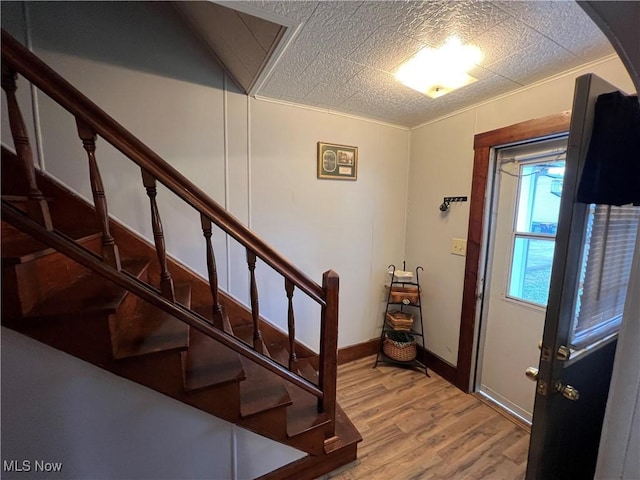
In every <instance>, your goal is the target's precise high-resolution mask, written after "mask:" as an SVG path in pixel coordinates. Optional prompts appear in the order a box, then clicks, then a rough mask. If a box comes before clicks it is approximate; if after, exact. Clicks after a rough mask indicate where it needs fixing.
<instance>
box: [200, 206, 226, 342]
mask: <svg viewBox="0 0 640 480" xmlns="http://www.w3.org/2000/svg"><path fill="white" fill-rule="evenodd" d="M200 222H201V224H202V233H203V235H204V238H205V242H206V249H207V272H208V274H209V288H210V289H211V297H212V299H213V326H214V327H216V328H217V329H219V330H224V322H223V316H222V306H221V305H220V300H219V298H218V269H217V267H216V257H215V254H214V252H213V244H212V243H211V236H212V222H211V219H210V218H209V217H207V216H206V215H205V214H200Z"/></svg>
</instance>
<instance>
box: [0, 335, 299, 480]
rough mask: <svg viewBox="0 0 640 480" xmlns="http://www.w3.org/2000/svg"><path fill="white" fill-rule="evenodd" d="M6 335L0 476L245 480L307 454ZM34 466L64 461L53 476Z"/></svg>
mask: <svg viewBox="0 0 640 480" xmlns="http://www.w3.org/2000/svg"><path fill="white" fill-rule="evenodd" d="M1 332H2V461H3V462H11V461H13V460H16V461H18V465H20V466H21V467H22V466H23V462H24V461H28V462H29V465H30V467H31V470H30V471H29V472H28V473H25V472H16V471H13V472H11V471H7V469H4V470H3V471H2V478H5V479H10V478H16V479H18V478H34V479H37V478H50V479H55V478H60V479H62V478H64V479H72V478H78V479H85V478H92V479H96V480H97V479H102V478H104V479H107V478H127V479H150V480H151V479H154V480H155V479H173V478H181V479H196V478H209V479H211V478H213V479H219V480H222V479H248V478H255V477H256V476H260V475H262V474H265V473H267V472H270V471H271V470H274V469H275V468H278V467H280V466H281V465H284V464H287V463H289V462H292V461H294V460H297V459H298V458H301V457H302V456H304V453H302V452H299V451H297V450H295V449H293V448H289V447H286V446H283V445H280V444H278V443H275V442H271V441H268V440H265V439H264V438H262V437H260V436H258V435H256V434H254V433H251V432H248V431H246V430H241V429H238V427H236V426H235V425H233V424H230V423H228V422H225V421H222V420H219V419H218V418H216V417H213V416H211V415H209V414H207V413H204V412H202V411H200V410H197V409H195V408H192V407H189V406H187V405H185V404H183V403H181V402H178V401H176V400H174V399H172V398H169V397H165V396H164V395H160V394H158V393H156V392H154V391H152V390H150V389H148V388H146V387H143V386H141V385H138V384H136V383H133V382H130V381H128V380H125V379H123V378H120V377H118V376H116V375H113V374H111V373H108V372H106V371H104V370H100V369H98V368H95V367H94V366H93V365H91V364H88V363H85V362H83V361H81V360H78V359H77V358H75V357H72V356H70V355H67V354H65V353H62V352H60V351H58V350H54V349H52V348H49V347H47V346H45V345H43V344H41V343H39V342H36V341H34V340H31V339H30V338H27V337H25V336H23V335H20V334H18V333H15V332H13V331H12V330H8V329H6V328H2V329H1ZM36 461H45V462H61V463H62V470H61V471H60V472H58V473H57V474H54V473H45V472H37V471H36V465H35V462H36Z"/></svg>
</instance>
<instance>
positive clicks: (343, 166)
mask: <svg viewBox="0 0 640 480" xmlns="http://www.w3.org/2000/svg"><path fill="white" fill-rule="evenodd" d="M317 161H318V178H322V179H330V180H357V179H358V147H351V146H348V145H339V144H336V143H326V142H318V160H317Z"/></svg>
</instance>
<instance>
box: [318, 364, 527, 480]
mask: <svg viewBox="0 0 640 480" xmlns="http://www.w3.org/2000/svg"><path fill="white" fill-rule="evenodd" d="M374 361H375V357H367V358H365V359H361V360H357V361H355V362H351V363H348V364H345V365H342V366H340V367H339V368H338V403H339V404H340V406H341V407H342V408H343V409H344V410H345V411H346V413H347V414H348V415H349V418H350V419H351V420H352V421H353V423H354V424H355V425H356V427H358V429H359V430H360V433H361V434H362V436H363V438H364V440H363V441H362V443H361V444H360V446H359V449H358V461H357V462H356V463H355V464H352V465H351V466H347V467H345V468H343V469H342V470H341V471H339V472H334V473H333V474H331V475H330V476H327V477H325V478H333V479H336V480H339V479H341V480H354V479H390V480H408V479H434V480H465V479H482V480H521V479H522V478H524V472H525V467H526V463H527V449H528V446H529V434H528V433H527V432H526V431H525V430H523V429H522V428H521V427H519V426H517V425H516V424H515V423H513V422H512V421H510V420H508V419H507V418H505V417H504V416H502V415H501V414H499V413H497V412H496V411H495V410H494V409H492V408H490V407H489V406H487V405H485V404H484V403H482V402H481V401H480V400H478V399H477V398H476V397H474V396H473V395H467V394H465V393H463V392H461V391H460V390H458V389H457V388H456V387H454V386H453V385H451V384H449V383H448V382H446V381H445V380H443V379H442V378H441V377H439V376H437V375H436V374H435V373H433V372H431V371H429V374H430V375H431V378H427V377H425V375H424V373H420V372H419V371H412V370H405V369H401V368H394V367H389V366H380V365H379V366H378V367H377V368H376V369H373V368H372V366H373V364H374Z"/></svg>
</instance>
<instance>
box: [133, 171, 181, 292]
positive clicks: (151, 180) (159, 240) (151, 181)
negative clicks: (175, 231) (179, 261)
mask: <svg viewBox="0 0 640 480" xmlns="http://www.w3.org/2000/svg"><path fill="white" fill-rule="evenodd" d="M141 170H142V183H143V185H144V188H145V189H146V190H147V196H148V197H149V203H150V206H151V226H152V228H153V241H154V243H155V245H156V254H157V255H158V262H159V263H160V292H161V293H162V296H163V297H164V298H166V299H167V300H170V301H172V302H175V301H176V292H175V289H174V287H173V278H171V273H170V272H169V268H168V267H167V249H166V246H165V242H164V231H163V229H162V220H161V219H160V211H159V210H158V203H157V202H156V196H157V194H158V189H157V187H156V179H155V177H154V176H153V175H151V174H150V173H149V172H147V171H146V170H145V169H144V168H143V169H141Z"/></svg>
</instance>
